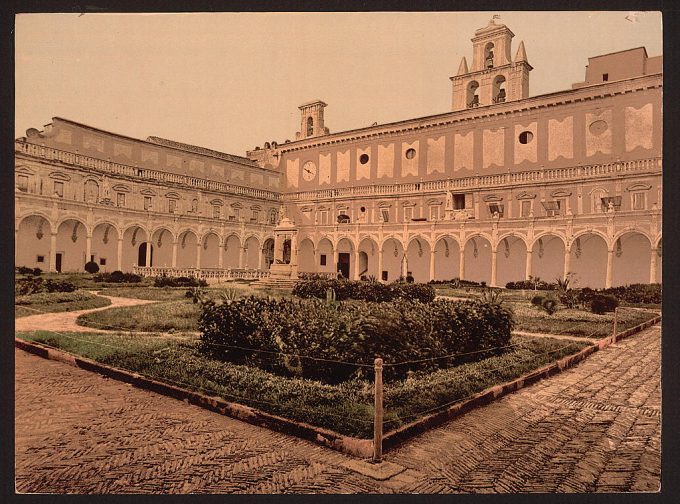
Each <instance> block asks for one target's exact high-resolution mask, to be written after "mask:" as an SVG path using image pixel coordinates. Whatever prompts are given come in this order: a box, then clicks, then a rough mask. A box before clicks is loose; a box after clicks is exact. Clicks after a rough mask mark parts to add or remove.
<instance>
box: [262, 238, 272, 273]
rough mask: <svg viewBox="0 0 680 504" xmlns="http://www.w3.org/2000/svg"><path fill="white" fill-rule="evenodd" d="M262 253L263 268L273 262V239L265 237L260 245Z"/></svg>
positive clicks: (266, 267) (268, 266)
mask: <svg viewBox="0 0 680 504" xmlns="http://www.w3.org/2000/svg"><path fill="white" fill-rule="evenodd" d="M262 254H263V255H264V268H265V269H269V268H270V266H271V265H272V263H273V262H274V240H273V239H272V238H267V239H266V240H265V241H264V245H263V246H262Z"/></svg>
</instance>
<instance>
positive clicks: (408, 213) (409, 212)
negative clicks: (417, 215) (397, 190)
mask: <svg viewBox="0 0 680 504" xmlns="http://www.w3.org/2000/svg"><path fill="white" fill-rule="evenodd" d="M411 219H413V207H404V221H405V222H409V221H410V220H411Z"/></svg>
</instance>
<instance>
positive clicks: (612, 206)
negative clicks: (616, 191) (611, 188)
mask: <svg viewBox="0 0 680 504" xmlns="http://www.w3.org/2000/svg"><path fill="white" fill-rule="evenodd" d="M600 200H601V201H602V204H601V205H600V208H601V209H602V211H603V212H609V211H613V212H617V211H619V210H621V196H608V197H606V198H600Z"/></svg>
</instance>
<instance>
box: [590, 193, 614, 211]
mask: <svg viewBox="0 0 680 504" xmlns="http://www.w3.org/2000/svg"><path fill="white" fill-rule="evenodd" d="M608 194H609V191H607V189H606V188H604V187H599V186H598V187H595V188H593V189H592V190H591V191H590V213H602V212H604V209H603V208H602V200H601V199H600V198H604V197H605V196H607V195H608Z"/></svg>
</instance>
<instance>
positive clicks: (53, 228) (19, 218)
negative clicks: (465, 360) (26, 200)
mask: <svg viewBox="0 0 680 504" xmlns="http://www.w3.org/2000/svg"><path fill="white" fill-rule="evenodd" d="M29 217H42V218H43V219H45V220H46V221H47V223H48V224H49V228H48V229H49V230H50V231H52V232H53V233H56V232H57V226H56V225H54V224H53V223H52V220H51V218H50V216H49V215H48V214H46V213H45V212H41V211H40V210H31V211H30V212H28V213H25V214H24V215H22V216H17V218H16V223H15V226H14V230H15V231H16V230H18V229H19V226H20V225H21V223H22V222H23V221H24V220H25V219H28V218H29Z"/></svg>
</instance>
